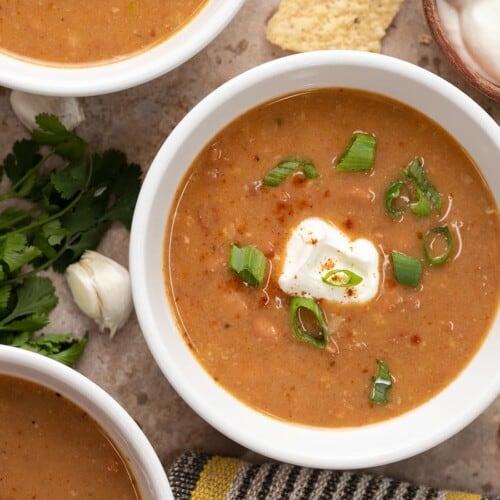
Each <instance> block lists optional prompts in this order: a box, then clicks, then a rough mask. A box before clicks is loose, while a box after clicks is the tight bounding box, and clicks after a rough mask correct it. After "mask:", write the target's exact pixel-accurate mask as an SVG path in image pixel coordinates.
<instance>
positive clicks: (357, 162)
mask: <svg viewBox="0 0 500 500" xmlns="http://www.w3.org/2000/svg"><path fill="white" fill-rule="evenodd" d="M376 143H377V141H376V139H375V137H374V136H373V135H370V134H363V133H355V134H354V135H353V136H352V137H351V140H350V141H349V144H348V145H347V148H346V149H345V151H344V152H343V153H342V156H341V157H340V160H339V162H338V163H337V167H336V168H337V170H344V171H345V170H350V171H366V170H371V168H372V166H373V162H374V160H375V149H376Z"/></svg>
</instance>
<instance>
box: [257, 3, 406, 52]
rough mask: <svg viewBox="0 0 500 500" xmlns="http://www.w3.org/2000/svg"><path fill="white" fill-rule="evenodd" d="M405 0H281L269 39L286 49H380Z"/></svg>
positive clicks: (268, 27) (269, 25)
mask: <svg viewBox="0 0 500 500" xmlns="http://www.w3.org/2000/svg"><path fill="white" fill-rule="evenodd" d="M402 3H403V0H281V4H280V6H279V8H278V10H277V12H276V13H275V14H274V15H273V17H272V18H271V19H270V20H269V23H268V25H267V39H268V40H269V41H270V42H271V43H273V44H275V45H278V46H279V47H281V48H282V49H285V50H293V51H295V52H307V51H310V50H326V49H351V50H366V51H369V52H380V48H381V46H380V41H381V40H382V38H383V37H384V35H385V32H386V29H387V28H388V27H389V25H390V23H391V21H392V19H393V18H394V16H395V15H396V14H397V12H398V10H399V7H400V6H401V4H402Z"/></svg>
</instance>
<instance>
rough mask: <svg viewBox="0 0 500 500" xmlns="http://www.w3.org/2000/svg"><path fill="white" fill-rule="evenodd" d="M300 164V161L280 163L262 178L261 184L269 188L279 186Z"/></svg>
mask: <svg viewBox="0 0 500 500" xmlns="http://www.w3.org/2000/svg"><path fill="white" fill-rule="evenodd" d="M300 164H301V162H300V160H284V161H280V162H279V163H278V164H277V165H276V166H275V167H273V168H272V169H271V170H270V171H269V172H268V173H267V174H266V175H265V176H264V178H263V179H262V184H263V185H264V186H270V187H276V186H279V185H280V184H281V183H282V182H283V181H285V179H286V178H287V177H288V176H289V175H291V174H292V173H293V172H295V170H297V168H299V166H300Z"/></svg>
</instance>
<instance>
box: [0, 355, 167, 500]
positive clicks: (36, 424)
mask: <svg viewBox="0 0 500 500" xmlns="http://www.w3.org/2000/svg"><path fill="white" fill-rule="evenodd" d="M0 394H2V398H1V401H0V420H1V422H2V426H3V432H2V438H1V441H2V454H1V457H0V469H1V470H2V481H0V497H2V498H73V497H79V498H109V499H112V498H119V499H121V500H125V499H130V500H149V499H151V500H153V499H155V500H157V499H162V500H163V499H164V500H169V499H173V496H172V493H171V490H170V486H169V484H168V480H167V476H166V474H165V471H164V470H163V467H162V465H161V463H160V460H159V459H158V457H157V455H156V453H155V451H154V450H153V447H152V446H151V444H150V443H149V441H148V440H147V438H146V436H145V435H144V434H143V432H142V431H141V429H140V428H139V426H138V425H137V424H136V423H135V421H134V420H133V419H132V417H131V416H130V415H129V414H128V413H127V412H126V411H125V410H124V409H123V408H122V407H121V406H120V405H119V404H118V403H117V402H116V401H115V400H114V399H113V398H112V397H111V396H110V395H108V394H107V393H106V392H105V391H104V390H103V389H101V388H100V387H99V386H97V385H96V384H95V383H93V382H92V381H91V380H89V379H88V378H86V377H85V376H83V375H82V374H80V373H78V372H77V371H75V370H73V369H71V368H68V367H67V366H64V365H62V364H61V363H59V362H57V361H53V360H51V359H48V358H45V357H43V356H41V355H39V354H36V353H32V352H29V351H25V350H22V349H18V348H14V347H9V346H0ZM26 471H29V474H27V473H26Z"/></svg>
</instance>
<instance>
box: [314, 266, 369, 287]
mask: <svg viewBox="0 0 500 500" xmlns="http://www.w3.org/2000/svg"><path fill="white" fill-rule="evenodd" d="M321 281H322V282H323V283H326V284H327V285H329V286H336V287H341V288H348V287H351V286H356V285H359V284H360V283H361V282H362V281H363V278H362V277H361V276H359V275H358V274H356V273H354V272H353V271H349V269H332V270H331V271H328V272H327V273H325V274H324V275H323V276H321Z"/></svg>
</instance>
